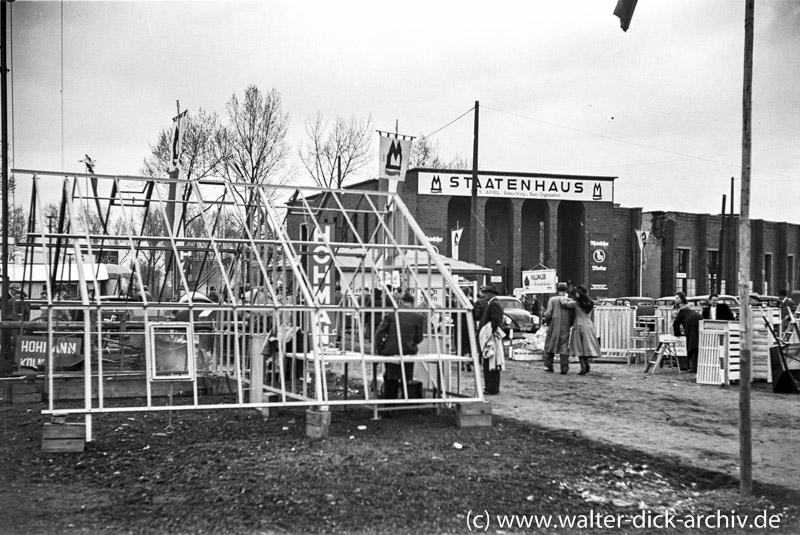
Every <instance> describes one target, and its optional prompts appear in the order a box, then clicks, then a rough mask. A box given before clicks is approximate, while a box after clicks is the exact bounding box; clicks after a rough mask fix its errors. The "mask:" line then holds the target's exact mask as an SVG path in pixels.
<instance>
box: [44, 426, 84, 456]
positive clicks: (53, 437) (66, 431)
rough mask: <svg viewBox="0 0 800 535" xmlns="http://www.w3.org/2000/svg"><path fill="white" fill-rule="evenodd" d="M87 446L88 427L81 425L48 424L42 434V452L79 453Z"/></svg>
mask: <svg viewBox="0 0 800 535" xmlns="http://www.w3.org/2000/svg"><path fill="white" fill-rule="evenodd" d="M85 446H86V426H85V424H79V423H46V424H44V430H43V433H42V451H43V452H47V453H60V452H70V451H78V452H81V451H83V450H84V447H85Z"/></svg>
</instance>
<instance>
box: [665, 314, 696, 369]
mask: <svg viewBox="0 0 800 535" xmlns="http://www.w3.org/2000/svg"><path fill="white" fill-rule="evenodd" d="M702 319H703V317H702V316H701V315H700V314H698V313H697V312H695V311H694V310H692V309H691V308H689V307H688V306H683V307H682V308H681V309H680V310H679V311H678V315H677V316H675V319H674V320H673V321H672V330H673V334H674V335H675V336H680V335H681V327H683V332H684V333H685V334H686V356H687V358H688V360H689V373H694V372H696V371H697V353H698V351H699V349H700V321H701V320H702Z"/></svg>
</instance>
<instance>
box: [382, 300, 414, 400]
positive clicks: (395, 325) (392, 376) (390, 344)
mask: <svg viewBox="0 0 800 535" xmlns="http://www.w3.org/2000/svg"><path fill="white" fill-rule="evenodd" d="M398 304H399V305H400V310H398V311H397V312H389V313H388V314H386V315H385V316H384V317H383V319H382V320H381V323H380V325H378V328H377V329H376V330H375V342H376V343H377V344H378V354H379V355H383V356H396V355H402V356H404V357H408V356H411V355H416V354H417V351H418V350H419V348H418V345H419V343H420V342H422V339H423V336H424V334H425V316H423V315H422V314H420V313H419V312H413V311H405V312H404V311H403V309H408V308H411V307H412V306H413V305H414V296H413V295H411V294H408V293H405V294H403V296H402V297H401V298H400V300H399V303H398ZM398 330H399V334H400V338H399V339H398ZM403 371H405V380H406V382H408V381H411V380H412V379H413V378H414V363H413V362H405V363H404V364H403V369H401V368H400V364H399V363H393V362H387V363H386V364H385V371H384V375H383V385H384V386H383V398H384V399H397V394H398V392H400V391H401V389H400V383H401V382H402V380H403Z"/></svg>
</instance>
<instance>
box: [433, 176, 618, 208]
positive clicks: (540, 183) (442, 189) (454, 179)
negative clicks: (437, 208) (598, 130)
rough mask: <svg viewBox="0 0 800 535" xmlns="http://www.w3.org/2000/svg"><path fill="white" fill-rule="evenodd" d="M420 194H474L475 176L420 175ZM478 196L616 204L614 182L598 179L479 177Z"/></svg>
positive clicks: (466, 195)
mask: <svg viewBox="0 0 800 535" xmlns="http://www.w3.org/2000/svg"><path fill="white" fill-rule="evenodd" d="M417 193H419V194H421V195H455V196H465V197H469V196H470V195H472V175H471V174H456V173H441V172H422V171H421V172H420V173H419V181H418V183H417ZM478 196H479V197H518V198H523V199H555V200H563V201H596V202H613V201H614V182H613V181H612V180H600V179H596V178H563V177H548V176H535V177H533V176H498V175H478Z"/></svg>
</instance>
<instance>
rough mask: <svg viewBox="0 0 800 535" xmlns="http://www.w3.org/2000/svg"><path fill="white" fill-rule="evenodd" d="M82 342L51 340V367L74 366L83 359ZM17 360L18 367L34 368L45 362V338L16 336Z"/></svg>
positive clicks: (66, 339) (77, 340) (77, 338)
mask: <svg viewBox="0 0 800 535" xmlns="http://www.w3.org/2000/svg"><path fill="white" fill-rule="evenodd" d="M82 345H83V340H82V339H81V338H79V337H56V338H53V347H52V348H51V349H52V351H51V353H52V355H53V359H54V361H53V365H54V367H55V369H60V368H62V367H69V366H74V365H75V364H76V363H78V362H79V361H81V360H82V359H83V354H82V353H81V347H82ZM16 350H17V358H18V360H19V365H20V366H26V367H28V368H36V367H39V366H43V365H44V364H45V363H46V362H47V337H46V336H24V335H23V336H18V337H17V347H16Z"/></svg>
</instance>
